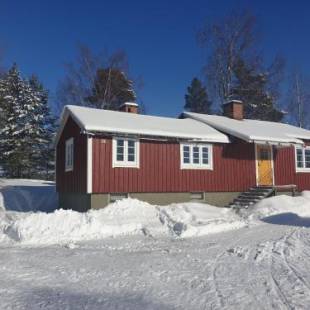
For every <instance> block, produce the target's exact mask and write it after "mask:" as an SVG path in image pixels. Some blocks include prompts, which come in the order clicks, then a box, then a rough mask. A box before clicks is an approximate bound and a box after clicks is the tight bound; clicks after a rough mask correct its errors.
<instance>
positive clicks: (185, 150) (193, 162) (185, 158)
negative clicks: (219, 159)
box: [181, 143, 213, 169]
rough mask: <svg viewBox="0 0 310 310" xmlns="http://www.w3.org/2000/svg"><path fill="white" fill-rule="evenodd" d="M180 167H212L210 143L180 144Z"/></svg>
mask: <svg viewBox="0 0 310 310" xmlns="http://www.w3.org/2000/svg"><path fill="white" fill-rule="evenodd" d="M181 169H213V163H212V145H210V144H190V143H186V144H184V143H183V144H181Z"/></svg>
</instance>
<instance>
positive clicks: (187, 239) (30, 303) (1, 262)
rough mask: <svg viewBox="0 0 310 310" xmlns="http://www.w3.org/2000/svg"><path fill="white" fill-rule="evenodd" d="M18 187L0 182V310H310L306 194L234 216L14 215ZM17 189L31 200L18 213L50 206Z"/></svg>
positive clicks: (169, 212)
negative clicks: (0, 208) (39, 202)
mask: <svg viewBox="0 0 310 310" xmlns="http://www.w3.org/2000/svg"><path fill="white" fill-rule="evenodd" d="M19 182H20V181H14V180H11V181H4V180H2V183H1V180H0V207H1V206H2V209H3V211H0V309H137V310H138V309H163V310H165V309H309V308H310V272H309V270H310V230H309V228H308V227H310V195H309V193H307V192H305V193H304V194H303V196H301V197H287V196H279V197H273V198H269V199H266V200H265V201H263V202H261V203H260V204H258V205H257V206H255V207H254V208H252V209H251V210H245V211H243V212H240V213H239V214H235V213H234V212H233V211H232V210H227V209H219V208H216V207H212V206H208V205H201V204H194V203H190V204H189V203H187V204H175V205H170V206H166V207H159V206H152V205H149V204H146V203H143V202H140V201H137V200H124V201H120V202H117V203H115V204H114V205H110V206H108V207H107V208H105V209H103V210H99V211H90V212H88V213H84V214H81V213H77V212H73V211H64V210H57V211H55V212H50V213H43V212H16V208H14V205H11V204H12V203H13V202H14V201H16V200H14V199H8V197H11V195H12V196H14V193H13V192H11V191H15V195H20V193H18V192H19V187H18V186H19V185H18V183H19ZM8 183H10V184H11V185H10V186H14V187H10V188H9V187H6V186H7V184H8ZM22 183H23V185H22V186H21V187H20V190H22V191H23V193H24V194H25V192H24V191H25V190H26V192H28V193H29V192H31V193H32V194H29V195H26V196H27V197H28V198H29V197H32V198H31V199H30V198H29V199H25V200H23V199H21V200H19V199H18V200H17V201H18V203H19V207H18V210H27V211H29V210H30V209H31V203H30V204H29V202H30V201H31V200H33V203H34V204H35V207H34V208H33V211H37V210H44V209H45V207H46V206H47V205H48V204H49V203H48V202H50V201H53V200H54V201H55V197H54V198H53V197H52V196H53V195H52V194H51V193H52V192H53V186H52V184H50V183H49V184H48V185H47V184H40V183H39V182H29V181H26V180H24V181H22ZM1 184H2V188H1ZM19 184H20V183H19ZM27 184H28V185H29V184H30V185H29V186H30V187H34V188H32V189H29V188H28V189H25V187H27V186H28V185H27ZM39 186H43V188H41V189H40V190H39V191H37V189H35V187H39ZM43 190H46V202H44V200H41V201H42V204H43V205H42V204H41V205H40V204H38V203H37V200H36V198H35V197H36V196H37V195H40V196H42V193H43V192H42V191H43ZM3 192H6V194H5V195H3ZM38 193H40V194H38ZM22 196H23V195H22ZM43 196H44V195H43ZM41 198H42V197H41ZM42 199H43V198H42ZM51 208H52V205H50V206H49V208H48V209H47V211H51ZM5 209H6V210H5ZM11 210H15V211H11Z"/></svg>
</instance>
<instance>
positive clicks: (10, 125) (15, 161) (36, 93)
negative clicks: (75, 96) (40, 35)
mask: <svg viewBox="0 0 310 310" xmlns="http://www.w3.org/2000/svg"><path fill="white" fill-rule="evenodd" d="M47 98H48V94H47V92H46V91H45V90H44V89H43V87H42V85H41V84H40V83H39V82H38V80H37V79H36V78H35V77H32V78H31V79H30V80H26V79H23V78H22V77H21V75H20V72H19V70H18V68H17V65H16V64H14V65H13V67H12V68H11V69H10V70H9V71H8V72H7V74H6V75H5V76H4V77H3V78H2V79H1V80H0V106H1V109H2V111H3V115H4V116H5V117H4V119H3V120H4V121H3V127H1V128H0V162H1V166H2V167H3V168H4V170H5V173H6V174H7V175H8V176H10V177H34V176H36V177H42V166H43V164H42V163H43V162H46V159H47V157H46V152H47V150H48V154H50V152H51V151H50V150H51V147H50V145H51V140H52V132H53V130H54V128H53V121H52V117H51V114H50V111H49V108H48V105H47ZM49 156H50V155H49ZM48 162H50V159H49V161H48ZM44 171H45V170H44Z"/></svg>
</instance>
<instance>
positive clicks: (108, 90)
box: [87, 68, 136, 110]
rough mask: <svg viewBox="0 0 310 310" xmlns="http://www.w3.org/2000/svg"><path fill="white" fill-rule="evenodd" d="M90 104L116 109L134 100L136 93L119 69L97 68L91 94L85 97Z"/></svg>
mask: <svg viewBox="0 0 310 310" xmlns="http://www.w3.org/2000/svg"><path fill="white" fill-rule="evenodd" d="M87 100H88V102H89V103H90V105H91V106H93V107H96V108H100V109H106V110H118V109H119V107H120V105H121V104H123V103H125V102H135V101H136V95H135V92H134V90H133V86H132V81H130V80H129V79H128V78H127V77H126V76H125V74H124V72H122V71H120V70H119V69H111V68H106V69H98V70H97V73H96V77H95V81H94V87H93V90H92V96H90V97H89V98H87Z"/></svg>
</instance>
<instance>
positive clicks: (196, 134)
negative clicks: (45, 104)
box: [56, 101, 310, 211]
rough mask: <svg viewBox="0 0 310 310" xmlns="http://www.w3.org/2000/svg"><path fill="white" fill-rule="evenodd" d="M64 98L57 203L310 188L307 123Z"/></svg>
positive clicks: (210, 197)
mask: <svg viewBox="0 0 310 310" xmlns="http://www.w3.org/2000/svg"><path fill="white" fill-rule="evenodd" d="M122 111H123V112H114V111H106V110H97V109H91V108H85V107H77V106H66V107H65V108H64V111H63V114H62V118H61V126H60V130H59V132H58V135H57V140H56V142H57V146H56V183H57V191H58V193H59V201H60V206H61V207H62V208H71V209H75V210H81V211H84V210H87V209H90V208H101V207H104V206H106V205H107V204H108V203H110V202H112V201H115V200H117V199H121V198H125V197H133V198H138V199H141V200H145V201H148V202H151V203H155V204H167V203H171V202H183V201H189V200H201V201H205V202H208V203H210V204H214V205H219V206H221V205H225V204H227V203H228V202H229V201H230V200H232V199H233V198H234V197H236V196H237V195H238V194H239V193H240V192H243V191H245V190H247V189H248V188H250V187H253V186H275V185H290V184H295V185H296V186H297V188H298V190H299V191H301V190H305V189H310V131H308V130H305V129H301V128H297V127H294V126H291V125H287V124H283V123H273V122H265V121H255V120H246V119H243V105H242V103H241V102H239V101H232V102H229V103H227V104H226V106H225V111H224V113H225V116H216V115H204V114H197V113H187V112H184V113H183V114H182V116H181V117H180V118H179V119H174V118H165V117H156V116H147V115H139V114H137V106H136V104H129V103H127V104H125V105H123V107H122Z"/></svg>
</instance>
